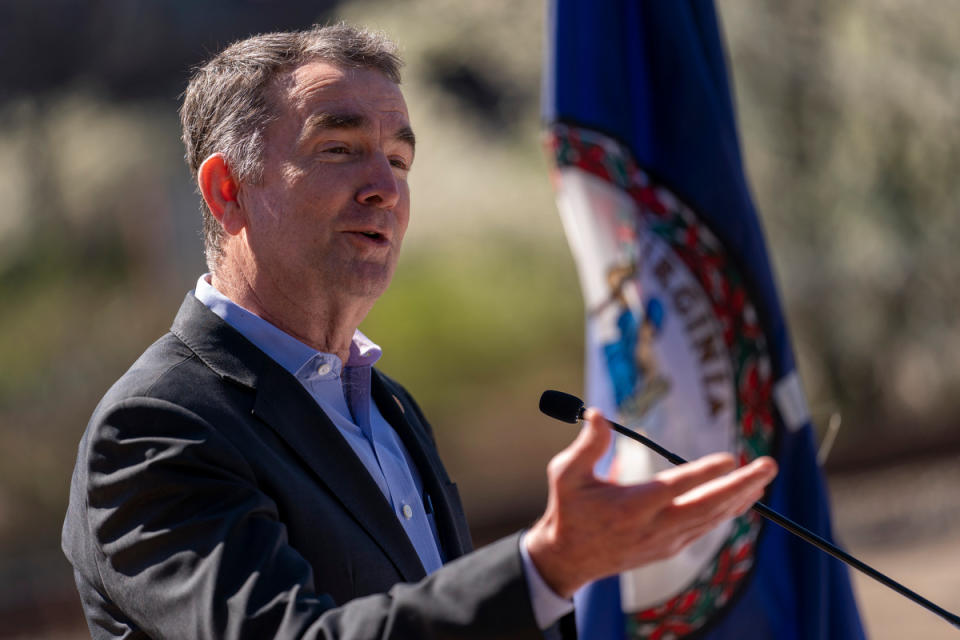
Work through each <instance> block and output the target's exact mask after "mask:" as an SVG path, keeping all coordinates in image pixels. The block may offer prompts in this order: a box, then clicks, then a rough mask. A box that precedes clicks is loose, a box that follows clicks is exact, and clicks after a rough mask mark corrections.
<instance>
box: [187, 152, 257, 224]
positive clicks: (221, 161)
mask: <svg viewBox="0 0 960 640" xmlns="http://www.w3.org/2000/svg"><path fill="white" fill-rule="evenodd" d="M197 184H198V185H199V187H200V194H201V195H202V196H203V200H204V202H206V203H207V207H209V209H210V213H212V214H213V217H214V218H216V219H217V221H218V222H219V223H220V224H221V226H223V230H224V231H225V232H226V233H228V234H229V235H232V236H233V235H237V234H238V233H240V230H241V229H243V227H244V224H245V219H244V216H243V210H242V208H241V207H240V201H239V199H238V198H237V195H238V193H239V191H240V184H239V183H238V182H237V180H236V179H235V178H234V177H233V173H231V171H230V167H228V166H227V159H226V158H225V157H224V156H223V154H222V153H215V154H213V155H211V156H210V157H209V158H207V159H206V160H204V161H203V164H201V165H200V169H199V170H198V171H197Z"/></svg>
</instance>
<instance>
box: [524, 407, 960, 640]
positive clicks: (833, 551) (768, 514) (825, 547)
mask: <svg viewBox="0 0 960 640" xmlns="http://www.w3.org/2000/svg"><path fill="white" fill-rule="evenodd" d="M584 410H585V409H584V406H583V400H581V399H580V398H578V397H577V396H574V395H570V394H569V393H564V392H563V391H553V390H548V391H544V392H543V395H541V396H540V411H542V412H543V413H545V414H547V415H548V416H550V417H551V418H554V419H556V420H560V421H561V422H569V423H572V424H576V423H577V422H578V421H580V420H582V419H583V412H584ZM608 422H609V423H610V426H611V427H613V430H614V431H616V432H617V433H619V434H622V435H624V436H626V437H628V438H630V439H632V440H636V441H637V442H639V443H641V444H643V445H645V446H647V447H649V448H650V449H652V450H654V451H656V452H657V453H659V454H660V455H661V456H663V457H664V458H666V459H667V460H669V461H670V462H672V463H673V464H684V463H686V462H687V461H686V460H684V459H683V458H681V457H680V456H678V455H677V454H675V453H673V452H672V451H670V450H668V449H664V448H663V447H661V446H660V445H659V444H657V443H656V442H654V441H653V440H651V439H650V438H647V437H646V436H643V435H641V434H639V433H637V432H636V431H633V430H632V429H628V428H626V427H624V426H623V425H619V424H617V423H616V422H613V421H610V420H608ZM751 509H753V510H754V511H756V512H757V513H759V514H760V515H761V516H763V517H764V518H766V519H767V520H769V521H771V522H774V523H776V524H778V525H780V526H781V527H783V528H784V529H786V530H787V531H789V532H790V533H792V534H793V535H795V536H797V537H799V538H800V539H802V540H805V541H806V542H808V543H810V544H812V545H813V546H815V547H817V548H818V549H820V550H821V551H823V552H825V553H829V554H830V555H831V556H833V557H834V558H836V559H837V560H841V561H843V562H845V563H846V564H848V565H849V566H851V567H853V568H854V569H857V570H858V571H860V572H862V573H865V574H866V575H868V576H870V577H871V578H873V579H874V580H876V581H877V582H879V583H880V584H883V585H885V586H887V587H890V588H891V589H893V590H894V591H896V592H897V593H899V594H900V595H902V596H905V597H907V598H909V599H910V600H913V601H914V602H916V603H917V604H919V605H920V606H922V607H923V608H925V609H927V610H928V611H931V612H933V613H935V614H937V615H938V616H940V617H941V618H943V619H944V620H946V621H947V622H949V623H950V624H952V625H953V626H955V627H957V628H960V616H957V614H955V613H950V612H949V611H947V610H946V609H944V608H942V607H939V606H937V605H935V604H934V603H932V602H930V601H929V600H927V599H926V598H924V597H923V596H921V595H920V594H918V593H916V592H915V591H912V590H910V589H908V588H906V587H905V586H903V585H902V584H900V583H899V582H897V581H896V580H893V579H891V578H888V577H887V576H885V575H884V574H882V573H880V572H879V571H877V570H876V569H874V568H873V567H871V566H870V565H868V564H866V563H864V562H861V561H860V560H857V559H856V558H854V557H853V556H852V555H850V554H849V553H847V552H846V551H844V550H842V549H841V548H840V547H837V546H836V545H834V544H831V543H830V542H827V541H826V540H824V539H823V538H821V537H820V536H818V535H817V534H815V533H814V532H812V531H810V530H809V529H806V528H804V527H802V526H800V525H799V524H797V523H796V522H794V521H793V520H790V519H789V518H787V517H786V516H782V515H780V514H779V513H777V512H776V511H774V510H773V509H771V508H770V507H768V506H767V505H765V504H763V503H762V502H755V503H754V504H753V506H752V507H751Z"/></svg>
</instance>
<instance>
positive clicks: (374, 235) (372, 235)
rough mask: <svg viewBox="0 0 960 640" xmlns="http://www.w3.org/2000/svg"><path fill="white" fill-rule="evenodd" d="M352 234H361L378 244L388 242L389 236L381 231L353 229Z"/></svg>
mask: <svg viewBox="0 0 960 640" xmlns="http://www.w3.org/2000/svg"><path fill="white" fill-rule="evenodd" d="M350 234H351V235H354V236H361V237H363V238H366V239H368V240H371V241H373V242H375V243H377V244H387V236H385V235H384V234H382V233H380V232H379V231H351V232H350Z"/></svg>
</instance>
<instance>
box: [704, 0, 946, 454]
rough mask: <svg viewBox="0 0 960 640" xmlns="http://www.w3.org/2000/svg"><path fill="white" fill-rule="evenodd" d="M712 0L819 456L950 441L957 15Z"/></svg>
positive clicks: (889, 4) (875, 6) (913, 7)
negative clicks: (827, 431)
mask: <svg viewBox="0 0 960 640" xmlns="http://www.w3.org/2000/svg"><path fill="white" fill-rule="evenodd" d="M720 9H721V11H722V12H723V18H724V25H725V28H726V31H727V38H728V44H729V49H730V55H731V62H732V66H733V73H734V77H735V80H736V89H737V98H738V100H737V106H738V110H739V120H740V125H741V137H742V138H743V140H744V144H745V151H746V158H747V164H748V168H749V173H750V176H751V178H752V184H753V187H754V190H755V194H756V199H757V204H758V206H759V209H760V211H761V212H762V215H763V218H764V221H765V223H766V227H767V231H768V236H769V241H770V244H771V250H772V254H773V257H774V262H775V264H776V266H777V272H778V275H779V276H780V283H781V285H782V286H781V293H782V295H783V297H784V298H785V301H786V305H787V309H788V313H789V317H790V319H791V321H792V327H793V333H794V337H795V343H796V347H797V350H798V353H799V357H800V368H801V374H802V375H803V379H804V381H805V384H806V387H807V391H808V394H809V395H810V397H811V401H812V405H813V408H814V413H815V415H817V414H818V413H819V415H820V416H821V417H823V416H824V414H828V413H832V412H840V413H841V414H842V415H843V417H844V425H845V426H844V427H843V431H842V432H841V437H840V439H839V441H838V443H837V448H836V449H835V453H834V455H835V456H839V458H840V459H841V460H842V459H843V458H844V457H846V458H848V459H852V458H856V457H868V456H876V455H878V454H881V453H883V454H887V455H890V454H893V453H895V452H900V453H904V452H909V451H910V450H917V449H918V448H929V447H932V446H937V445H938V444H941V445H942V444H943V443H945V442H956V439H957V434H956V430H955V429H954V428H953V426H952V425H953V423H954V421H955V419H956V417H957V415H958V413H960V403H958V398H957V394H956V393H955V392H954V389H956V388H957V387H958V385H960V364H958V363H960V292H958V289H957V288H956V286H955V284H954V283H955V282H956V281H957V278H958V277H960V260H958V259H957V257H956V251H955V247H956V246H957V244H958V242H960V215H958V214H960V189H958V186H957V185H958V183H957V180H956V176H957V175H960V109H957V105H958V104H960V51H958V50H957V46H956V43H957V42H958V39H960V7H958V6H957V5H956V4H955V3H951V2H947V1H935V0H909V1H892V0H885V1H879V2H878V1H875V0H871V1H870V2H867V1H864V0H859V1H854V2H844V3H838V2H828V1H824V0H806V1H804V2H797V3H787V4H783V3H769V2H732V1H729V2H726V1H723V2H720ZM824 422H825V420H824Z"/></svg>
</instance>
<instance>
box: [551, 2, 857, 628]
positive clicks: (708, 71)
mask: <svg viewBox="0 0 960 640" xmlns="http://www.w3.org/2000/svg"><path fill="white" fill-rule="evenodd" d="M547 49H548V52H547V60H546V66H545V69H544V91H543V113H544V118H545V121H546V123H547V125H548V127H550V132H549V139H550V148H551V151H552V153H553V155H554V160H555V162H556V169H555V171H554V177H555V184H556V185H557V190H558V204H559V208H560V210H561V216H562V217H563V221H564V225H565V227H566V230H567V236H568V239H569V241H570V244H571V248H572V250H573V252H574V255H575V258H576V260H577V264H578V270H579V272H580V278H581V288H582V290H583V293H584V297H585V302H586V307H587V368H588V371H587V379H588V382H587V384H588V389H587V400H588V402H589V403H591V404H594V405H597V406H600V407H601V408H602V409H604V410H605V411H607V412H609V413H611V414H616V415H617V416H619V417H620V418H621V421H622V422H625V423H626V424H632V425H633V424H636V425H639V426H640V427H642V428H643V429H644V430H645V431H647V432H649V433H651V435H653V436H654V439H657V440H659V441H661V443H662V444H664V445H665V446H667V447H668V448H671V449H673V450H674V451H676V452H677V453H679V454H680V455H681V456H683V457H686V458H688V459H689V458H693V457H696V456H698V455H702V454H704V453H707V452H709V451H714V450H718V449H724V450H728V451H731V452H732V453H734V454H735V455H737V456H738V457H739V459H740V460H741V462H747V461H749V460H750V459H752V458H754V457H757V456H759V455H764V454H769V455H773V456H775V458H776V459H777V462H778V463H779V465H780V474H779V476H778V478H777V480H776V481H775V482H774V484H773V485H772V487H771V489H770V490H769V492H768V495H767V496H766V497H765V502H767V504H769V505H770V506H771V507H772V508H773V509H775V510H777V511H779V512H781V513H783V514H784V515H786V516H787V517H789V518H791V519H792V520H794V521H796V522H798V523H800V524H802V525H804V526H806V527H808V528H810V529H811V530H813V531H815V532H817V533H818V534H820V535H821V536H823V537H825V538H827V539H830V538H831V525H830V516H829V508H828V505H827V500H826V494H825V489H824V485H823V479H822V476H821V472H820V469H819V467H818V466H817V463H816V459H815V451H814V442H813V436H812V431H811V429H810V425H809V416H808V412H807V409H806V403H805V400H804V398H803V393H802V388H801V386H800V383H799V380H798V378H797V375H796V371H795V364H794V358H793V354H792V351H791V347H790V341H789V336H788V332H787V328H786V324H785V319H784V316H783V313H782V311H781V309H780V303H779V300H778V295H777V292H776V288H775V283H774V279H773V276H772V273H771V269H770V263H769V258H768V256H767V253H766V248H765V243H764V238H763V232H762V229H761V226H760V223H759V220H758V218H757V215H756V211H755V209H754V205H753V202H752V200H751V197H750V192H749V188H748V186H747V182H746V177H745V175H744V170H743V162H742V158H741V154H740V148H739V142H738V135H737V129H736V121H735V114H734V108H733V102H732V99H731V91H730V86H729V80H728V77H727V72H726V65H725V54H724V47H723V43H722V41H721V35H720V28H719V24H718V20H717V15H716V12H715V10H714V7H713V4H712V1H711V0H681V1H665V0H648V1H644V0H604V1H603V2H593V1H588V0H551V2H550V4H549V13H548V33H547ZM636 449H637V447H635V446H634V447H633V448H629V447H628V446H627V445H625V444H623V443H622V442H618V443H617V444H616V445H615V451H613V452H611V456H610V457H609V458H608V459H607V460H606V461H605V462H604V465H603V469H602V470H603V471H604V472H605V473H609V474H610V475H611V476H613V477H615V478H617V479H618V480H621V481H625V482H631V481H638V480H642V479H643V478H644V477H649V475H650V474H652V473H655V472H656V471H657V470H659V469H661V468H663V463H662V462H660V461H657V460H653V459H651V457H650V456H649V454H647V453H646V452H642V453H641V452H637V450H636ZM698 545H699V547H697V548H695V549H693V550H692V551H691V552H690V553H688V554H687V555H686V556H685V557H683V558H680V559H678V560H675V561H673V562H672V563H666V564H664V565H662V566H659V567H653V568H651V569H649V570H647V571H646V572H645V573H639V574H636V575H634V576H632V577H631V576H629V575H625V576H620V577H613V578H609V579H607V580H604V581H601V582H598V583H595V584H594V585H591V586H589V587H587V588H586V589H584V590H583V591H582V592H581V593H579V594H578V595H577V618H578V627H579V629H580V635H581V637H583V638H589V639H590V640H605V639H608V638H610V639H612V638H617V639H619V638H624V637H628V638H683V637H694V636H695V637H698V638H712V639H727V638H729V639H734V638H737V639H740V638H751V639H760V640H763V639H767V638H769V639H774V638H776V639H777V640H789V639H791V638H796V639H798V640H800V639H802V640H809V639H818V638H820V639H826V638H836V639H839V638H842V639H844V640H847V639H850V638H854V639H855V638H862V637H863V635H864V634H863V630H862V627H861V623H860V619H859V616H858V613H857V608H856V603H855V601H854V597H853V594H852V590H851V587H850V582H849V577H848V575H847V572H846V569H845V567H844V566H843V565H842V564H841V563H839V562H838V561H836V560H834V559H833V558H830V557H829V556H827V555H826V554H823V553H821V552H820V551H819V550H817V549H815V548H814V547H812V546H810V545H808V544H806V543H805V542H803V541H802V540H799V539H797V538H795V537H793V536H791V535H790V534H788V533H787V532H785V531H783V530H781V529H779V528H778V527H775V526H773V525H766V524H764V522H763V521H762V520H760V519H758V518H757V517H756V516H754V515H752V514H747V515H746V516H744V517H742V518H740V519H737V520H736V521H734V522H732V523H731V524H730V525H729V526H727V527H726V528H724V529H723V530H722V531H719V532H716V533H715V534H713V535H712V537H710V536H708V539H707V540H706V541H705V542H704V543H703V544H700V543H698ZM695 546H696V545H695Z"/></svg>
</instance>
